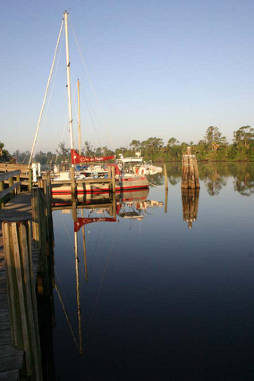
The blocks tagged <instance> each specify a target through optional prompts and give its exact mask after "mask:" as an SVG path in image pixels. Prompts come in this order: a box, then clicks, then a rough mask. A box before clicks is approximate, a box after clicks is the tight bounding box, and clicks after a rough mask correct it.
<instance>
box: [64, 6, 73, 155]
mask: <svg viewBox="0 0 254 381" xmlns="http://www.w3.org/2000/svg"><path fill="white" fill-rule="evenodd" d="M64 26H65V45H66V72H67V91H68V111H69V129H70V139H71V149H74V146H73V131H72V111H71V75H70V66H71V65H70V55H69V40H68V12H67V11H65V12H64Z"/></svg>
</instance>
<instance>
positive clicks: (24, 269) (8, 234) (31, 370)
mask: <svg viewBox="0 0 254 381" xmlns="http://www.w3.org/2000/svg"><path fill="white" fill-rule="evenodd" d="M29 225H30V222H29V221H27V220H18V221H12V222H10V221H8V220H5V221H3V223H2V230H3V243H4V253H5V258H6V266H7V277H8V297H9V305H10V316H11V321H12V331H13V341H14V345H15V346H17V347H19V348H21V349H23V350H24V352H25V356H24V358H25V373H26V376H27V377H28V378H29V379H30V378H31V379H34V380H38V381H42V367H41V353H40V338H39V326H38V315H37V301H36V295H35V283H34V279H33V269H32V249H31V236H30V232H31V229H30V226H29Z"/></svg>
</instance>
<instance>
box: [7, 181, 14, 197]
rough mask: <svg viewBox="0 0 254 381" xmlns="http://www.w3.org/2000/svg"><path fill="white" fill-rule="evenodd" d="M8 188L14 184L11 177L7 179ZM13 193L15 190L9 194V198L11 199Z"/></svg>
mask: <svg viewBox="0 0 254 381" xmlns="http://www.w3.org/2000/svg"><path fill="white" fill-rule="evenodd" d="M8 182H9V188H11V187H12V186H13V183H14V181H13V177H12V176H11V177H10V178H9V181H8ZM14 191H15V190H13V191H11V193H10V197H13V195H14Z"/></svg>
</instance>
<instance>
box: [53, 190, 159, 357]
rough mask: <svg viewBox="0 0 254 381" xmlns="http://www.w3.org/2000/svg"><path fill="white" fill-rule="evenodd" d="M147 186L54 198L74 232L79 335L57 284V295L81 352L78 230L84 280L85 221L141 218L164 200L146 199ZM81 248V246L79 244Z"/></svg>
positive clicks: (55, 205)
mask: <svg viewBox="0 0 254 381" xmlns="http://www.w3.org/2000/svg"><path fill="white" fill-rule="evenodd" d="M148 193H149V190H148V189H143V190H139V191H135V192H134V191H132V192H121V193H119V194H117V195H115V194H113V195H111V197H109V195H105V194H104V195H101V194H97V195H96V194H93V195H89V196H91V197H89V198H86V200H84V199H83V198H80V197H78V198H77V199H67V200H66V199H65V200H63V199H60V200H56V199H54V200H53V207H52V209H53V210H61V211H62V212H63V213H64V214H65V213H66V211H67V212H72V218H73V232H74V258H75V279H76V306H77V307H76V308H77V321H78V335H77V336H78V337H76V335H75V333H74V329H73V327H72V325H71V323H70V319H69V317H68V313H67V311H66V308H65V306H64V302H63V297H62V295H61V291H60V289H59V285H57V284H56V286H55V288H56V295H57V296H58V298H59V301H60V304H61V306H62V309H63V313H64V316H65V318H66V319H67V323H68V326H69V328H70V332H71V335H72V338H73V341H74V344H75V346H76V348H77V349H78V352H79V353H80V354H83V333H82V316H81V305H80V279H79V274H80V268H79V266H80V263H81V261H80V259H79V255H80V251H79V247H78V242H79V240H78V234H79V233H80V232H82V253H83V254H81V255H83V257H84V272H85V280H86V281H88V266H87V248H86V229H85V228H86V225H88V224H93V223H99V222H100V223H101V222H113V223H114V222H118V221H119V220H120V219H130V220H133V219H134V220H138V221H140V220H143V218H144V217H145V215H148V210H149V209H150V208H153V207H161V206H163V205H164V204H163V202H159V201H154V200H148V199H147V197H148ZM80 249H81V248H80Z"/></svg>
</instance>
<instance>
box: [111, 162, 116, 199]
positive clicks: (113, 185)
mask: <svg viewBox="0 0 254 381" xmlns="http://www.w3.org/2000/svg"><path fill="white" fill-rule="evenodd" d="M111 170H112V172H111V173H112V192H113V194H114V193H115V191H116V177H115V176H116V170H115V167H113V166H112V168H111Z"/></svg>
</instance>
